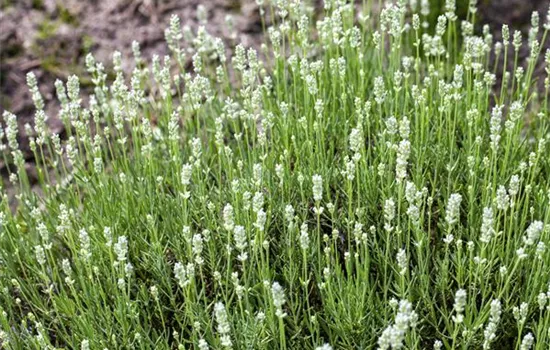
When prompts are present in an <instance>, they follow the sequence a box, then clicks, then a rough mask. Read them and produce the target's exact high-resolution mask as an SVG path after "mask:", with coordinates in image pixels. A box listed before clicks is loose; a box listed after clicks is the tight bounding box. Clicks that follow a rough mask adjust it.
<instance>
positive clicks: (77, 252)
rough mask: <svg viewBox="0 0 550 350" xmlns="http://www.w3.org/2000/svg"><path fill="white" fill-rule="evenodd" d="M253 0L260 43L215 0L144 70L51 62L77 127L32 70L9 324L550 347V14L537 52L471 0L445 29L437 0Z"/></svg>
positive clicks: (18, 157)
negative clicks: (483, 23)
mask: <svg viewBox="0 0 550 350" xmlns="http://www.w3.org/2000/svg"><path fill="white" fill-rule="evenodd" d="M257 2H258V3H259V4H260V6H261V9H262V11H261V12H262V14H264V15H266V16H270V17H271V20H270V22H271V23H274V24H273V26H271V27H269V28H267V29H266V42H265V43H264V45H263V46H262V52H261V55H259V54H258V53H257V52H256V51H255V50H254V49H247V48H245V47H243V46H242V45H237V47H235V48H234V50H233V51H234V54H233V55H232V56H231V57H230V58H229V57H228V56H227V54H226V51H227V50H226V47H225V44H224V42H223V41H222V40H220V39H217V38H214V37H212V36H211V35H210V34H209V33H208V31H207V30H206V26H205V23H206V18H207V16H206V14H205V12H204V9H203V8H201V9H200V10H199V19H200V22H201V23H202V26H201V27H200V28H198V30H197V31H196V32H193V31H191V30H190V29H189V28H183V29H182V28H181V25H180V23H179V19H178V18H177V17H173V18H172V21H171V24H170V27H169V28H168V29H167V30H166V39H167V43H168V46H169V48H170V55H169V56H166V57H164V58H160V57H158V56H154V57H153V59H152V61H151V63H150V64H149V65H148V64H146V62H145V61H144V59H143V58H142V57H141V54H140V50H139V45H138V44H137V43H135V44H134V45H133V51H134V62H135V69H134V71H133V72H132V74H131V76H129V77H128V76H125V74H124V72H123V70H122V57H121V54H120V53H118V52H115V53H114V54H113V66H114V72H115V76H114V81H112V82H111V81H110V80H109V79H108V78H107V74H106V69H105V68H104V66H103V64H102V63H99V62H96V61H95V59H94V58H93V56H91V55H90V56H88V58H87V60H86V67H87V70H88V72H89V74H90V76H91V78H92V81H93V84H94V86H95V89H94V91H93V93H92V94H91V95H90V96H88V97H87V98H83V97H82V96H81V93H80V87H79V86H80V84H79V82H80V81H79V78H77V77H75V76H71V77H70V78H69V79H68V81H67V83H66V84H64V83H62V82H60V81H58V82H56V88H57V97H58V99H59V101H60V104H61V111H60V113H59V117H60V118H61V120H63V122H64V123H65V126H66V133H67V135H66V136H67V137H66V138H65V139H63V140H62V139H61V137H60V136H59V135H56V134H52V133H50V131H49V130H48V127H47V118H48V116H47V115H46V113H45V112H44V102H43V98H42V96H41V94H40V91H39V89H38V86H37V82H36V79H35V77H34V75H33V74H32V73H31V74H29V76H28V84H29V87H30V89H31V93H32V98H33V101H34V103H35V105H36V116H35V120H34V124H33V125H32V126H30V125H29V126H26V129H27V134H28V135H33V136H32V138H31V141H30V146H31V150H32V151H33V154H34V159H35V160H36V168H37V169H36V171H37V177H38V188H39V190H40V192H41V193H40V195H38V194H36V193H35V192H36V191H34V190H33V187H32V186H31V185H30V183H29V178H28V176H27V172H26V171H27V166H26V164H25V157H24V156H23V153H22V152H21V151H20V150H19V141H20V139H19V138H18V125H17V119H16V117H15V116H14V115H13V114H10V113H9V112H6V113H5V114H4V119H5V122H6V126H5V128H4V129H3V130H2V135H1V136H2V140H3V141H4V139H5V143H3V144H2V151H3V156H4V161H5V163H6V164H8V165H9V166H8V169H9V181H10V182H11V185H12V186H14V187H15V188H16V191H17V194H16V196H15V197H16V200H17V207H16V208H15V209H13V210H12V209H11V208H10V207H9V198H8V197H7V195H6V194H4V196H3V198H2V211H1V212H0V227H1V228H0V248H1V249H0V258H1V260H0V286H1V287H2V288H1V289H0V305H1V306H0V308H1V313H0V326H1V331H0V343H1V344H2V346H3V347H5V348H8V349H53V348H62V347H66V348H81V349H104V348H105V349H126V348H136V349H153V348H154V349H172V348H178V349H188V348H192V349H201V350H204V349H209V348H214V349H219V348H223V349H231V348H234V349H243V348H249V349H277V348H280V349H313V348H316V349H324V350H327V349H332V348H334V349H339V348H342V349H350V348H373V347H375V348H379V349H402V348H409V349H417V348H418V349H420V348H423V349H426V348H432V347H433V348H434V349H443V348H445V349H454V348H461V349H480V348H483V349H490V348H494V349H504V348H506V349H510V348H516V349H517V348H519V349H548V348H549V346H550V334H549V327H550V251H549V249H548V247H547V246H548V245H549V244H550V242H549V241H550V181H549V177H550V163H549V158H548V156H547V155H548V154H549V152H550V146H549V143H548V142H547V138H548V136H549V135H548V126H549V122H550V119H549V112H548V111H549V109H548V96H549V88H550V78H549V74H550V53H549V52H548V51H546V53H541V48H542V47H543V45H542V44H543V43H544V41H545V40H546V37H547V34H548V31H549V29H550V18H548V17H547V18H546V19H545V22H544V24H543V25H542V28H541V24H540V23H539V22H541V20H540V19H539V17H538V14H534V15H533V18H532V28H531V30H530V32H529V35H528V38H527V43H526V45H528V47H529V49H530V57H529V59H528V61H527V64H526V65H525V66H522V65H520V63H519V62H518V51H519V49H520V46H521V45H523V44H524V43H523V40H522V35H521V33H520V32H515V33H513V34H511V33H509V30H508V28H507V27H504V28H503V41H502V42H494V40H493V37H492V35H491V33H490V30H489V29H488V28H486V29H484V30H483V33H482V34H481V35H479V34H478V33H476V32H475V31H474V23H475V1H472V2H471V3H472V5H471V6H470V7H469V10H468V14H467V18H466V20H464V21H462V22H460V21H459V19H458V18H457V16H456V15H455V10H454V1H450V0H449V1H447V2H446V6H445V9H446V12H445V14H443V15H441V16H439V18H438V20H437V24H436V27H435V28H429V26H428V25H427V24H426V25H425V23H427V19H428V17H429V16H430V11H429V7H428V6H427V4H428V1H420V2H416V1H414V2H413V1H411V2H410V4H409V3H408V2H406V1H399V2H397V3H391V4H387V5H386V6H385V7H384V8H383V9H382V10H381V12H380V13H379V14H376V13H371V8H372V7H371V6H370V5H368V4H365V5H363V7H359V8H358V7H356V6H354V5H352V3H351V2H347V1H344V0H331V1H329V0H327V1H326V2H325V5H324V10H323V14H322V15H321V16H316V15H315V14H314V12H313V9H312V8H311V7H309V6H307V5H306V3H305V2H302V1H295V0H278V1H274V2H273V3H268V2H267V1H266V2H265V3H264V2H263V1H259V0H257ZM417 5H418V6H417ZM314 18H318V19H317V20H316V23H313V22H314ZM459 28H460V29H461V30H459ZM511 37H512V38H511ZM509 52H515V61H514V64H513V66H514V68H513V70H511V71H507V70H506V69H504V73H503V74H498V75H497V74H496V73H495V72H499V71H500V70H499V67H498V66H499V65H503V67H507V64H506V59H507V57H508V56H509V55H508V53H509ZM543 54H544V55H545V59H546V73H545V74H546V75H545V76H544V77H538V79H545V85H544V88H545V90H544V95H542V96H541V93H540V92H539V91H537V90H535V88H534V83H535V81H536V79H537V77H535V76H534V68H535V65H536V62H537V59H538V57H539V56H540V55H543ZM187 56H190V58H191V60H192V67H191V68H190V69H188V68H186V67H187V64H186V62H187V58H186V57H187ZM512 56H513V55H512ZM260 57H262V58H260ZM494 57H496V58H497V59H496V60H493V59H492V58H494ZM502 57H504V60H503V59H499V58H502ZM503 61H504V62H503ZM84 101H85V103H84ZM4 136H5V137H4Z"/></svg>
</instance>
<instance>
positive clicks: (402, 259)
mask: <svg viewBox="0 0 550 350" xmlns="http://www.w3.org/2000/svg"><path fill="white" fill-rule="evenodd" d="M397 266H398V267H399V274H400V275H401V276H404V275H405V274H406V273H407V271H408V269H409V261H408V258H407V252H406V251H405V249H399V251H398V252H397Z"/></svg>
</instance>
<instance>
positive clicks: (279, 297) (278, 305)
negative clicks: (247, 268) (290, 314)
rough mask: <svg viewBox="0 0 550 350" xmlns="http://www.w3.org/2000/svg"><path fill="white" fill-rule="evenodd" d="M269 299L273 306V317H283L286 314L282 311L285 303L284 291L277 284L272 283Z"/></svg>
mask: <svg viewBox="0 0 550 350" xmlns="http://www.w3.org/2000/svg"><path fill="white" fill-rule="evenodd" d="M271 297H272V298H273V305H274V306H275V315H276V316H277V317H279V318H283V317H285V316H286V313H285V312H284V311H283V306H284V304H285V303H286V298H285V291H284V289H283V287H281V285H280V284H279V282H273V284H272V285H271Z"/></svg>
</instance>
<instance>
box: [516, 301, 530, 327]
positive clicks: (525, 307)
mask: <svg viewBox="0 0 550 350" xmlns="http://www.w3.org/2000/svg"><path fill="white" fill-rule="evenodd" d="M512 314H513V315H514V318H515V319H516V321H517V323H518V324H519V325H523V324H525V321H527V315H528V314H529V304H527V303H525V302H523V303H521V304H520V305H519V307H517V306H514V307H513V309H512Z"/></svg>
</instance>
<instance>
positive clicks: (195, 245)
mask: <svg viewBox="0 0 550 350" xmlns="http://www.w3.org/2000/svg"><path fill="white" fill-rule="evenodd" d="M191 250H192V252H193V256H194V257H195V262H196V263H197V265H199V266H200V265H202V264H203V263H204V259H203V258H202V250H203V238H202V235H201V234H200V233H197V234H195V235H193V240H192V246H191Z"/></svg>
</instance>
